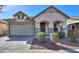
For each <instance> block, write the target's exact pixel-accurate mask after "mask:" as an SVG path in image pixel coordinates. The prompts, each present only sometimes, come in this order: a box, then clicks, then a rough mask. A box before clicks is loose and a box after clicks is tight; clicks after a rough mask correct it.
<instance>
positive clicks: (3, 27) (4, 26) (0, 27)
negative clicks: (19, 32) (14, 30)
mask: <svg viewBox="0 0 79 59" xmlns="http://www.w3.org/2000/svg"><path fill="white" fill-rule="evenodd" d="M7 31H8V23H7V22H6V21H0V35H1V34H5V33H7Z"/></svg>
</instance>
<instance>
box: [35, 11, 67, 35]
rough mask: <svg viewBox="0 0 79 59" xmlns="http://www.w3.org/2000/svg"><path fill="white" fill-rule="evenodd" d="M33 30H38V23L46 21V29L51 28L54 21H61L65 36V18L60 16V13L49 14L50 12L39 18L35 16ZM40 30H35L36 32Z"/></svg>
mask: <svg viewBox="0 0 79 59" xmlns="http://www.w3.org/2000/svg"><path fill="white" fill-rule="evenodd" d="M34 20H35V28H37V29H38V28H40V22H43V21H46V22H48V27H49V29H50V28H53V27H54V26H53V23H54V22H55V21H62V22H63V24H62V27H63V31H64V32H65V33H66V36H67V23H66V21H67V17H65V16H64V15H61V14H60V13H53V12H52V13H50V12H45V13H42V14H40V15H39V16H37V17H36V18H35V19H34ZM38 31H40V30H37V32H38Z"/></svg>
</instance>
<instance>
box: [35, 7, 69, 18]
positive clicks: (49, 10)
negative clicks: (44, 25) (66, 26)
mask: <svg viewBox="0 0 79 59" xmlns="http://www.w3.org/2000/svg"><path fill="white" fill-rule="evenodd" d="M43 13H58V14H60V15H61V16H65V17H67V18H70V17H69V16H67V15H66V14H64V13H63V12H61V11H60V10H58V9H57V8H55V7H54V6H49V7H48V8H46V9H45V10H43V11H42V12H41V13H39V14H37V15H36V16H35V17H34V19H35V18H36V17H38V16H39V15H41V14H43Z"/></svg>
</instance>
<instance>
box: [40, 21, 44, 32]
mask: <svg viewBox="0 0 79 59" xmlns="http://www.w3.org/2000/svg"><path fill="white" fill-rule="evenodd" d="M40 31H41V32H45V22H41V23H40Z"/></svg>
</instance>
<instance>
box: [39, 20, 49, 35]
mask: <svg viewBox="0 0 79 59" xmlns="http://www.w3.org/2000/svg"><path fill="white" fill-rule="evenodd" d="M40 31H41V32H44V33H45V34H48V22H46V21H43V22H40Z"/></svg>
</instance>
